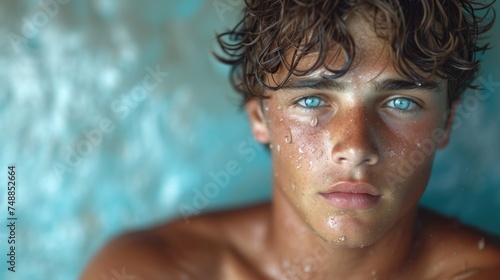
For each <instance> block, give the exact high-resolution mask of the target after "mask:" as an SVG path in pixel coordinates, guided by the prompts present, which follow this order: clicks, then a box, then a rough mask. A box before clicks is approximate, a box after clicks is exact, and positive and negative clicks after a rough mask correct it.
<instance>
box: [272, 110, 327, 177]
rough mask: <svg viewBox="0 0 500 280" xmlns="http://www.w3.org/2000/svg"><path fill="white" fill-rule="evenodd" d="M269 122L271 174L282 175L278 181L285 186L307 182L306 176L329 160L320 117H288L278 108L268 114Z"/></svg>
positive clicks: (313, 172) (312, 174)
mask: <svg viewBox="0 0 500 280" xmlns="http://www.w3.org/2000/svg"><path fill="white" fill-rule="evenodd" d="M269 125H270V130H271V143H272V147H273V148H272V153H273V157H272V158H273V164H274V170H275V176H276V175H277V176H279V177H286V179H283V178H280V181H284V180H286V181H288V185H292V184H293V185H294V186H298V185H300V186H302V185H307V182H309V183H310V177H311V176H315V175H314V174H316V173H317V172H316V171H317V170H319V169H321V168H322V167H321V166H322V165H324V164H325V163H326V162H328V159H329V153H328V152H327V151H328V145H327V144H326V143H327V142H328V141H325V140H324V139H325V135H327V133H325V131H324V130H323V129H322V128H321V118H317V117H304V118H299V117H291V116H289V115H287V114H286V112H284V111H280V112H279V113H278V114H276V115H275V116H273V117H270V119H269ZM330 167H331V166H330ZM280 175H283V176H280Z"/></svg>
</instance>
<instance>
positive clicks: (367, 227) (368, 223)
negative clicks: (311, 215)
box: [310, 213, 391, 248]
mask: <svg viewBox="0 0 500 280" xmlns="http://www.w3.org/2000/svg"><path fill="white" fill-rule="evenodd" d="M361 214H368V215H355V214H353V213H345V214H342V215H330V216H328V215H325V216H324V217H329V218H326V221H324V218H323V219H322V220H318V219H316V221H314V222H315V223H316V226H315V225H313V224H310V226H311V227H312V228H313V230H314V232H315V233H316V235H318V237H320V238H321V239H322V240H324V241H325V242H326V243H328V244H330V245H332V246H335V247H339V248H364V247H368V246H370V245H373V244H374V243H376V242H377V241H379V240H380V239H381V238H382V237H383V236H384V235H385V234H386V233H387V231H388V230H389V228H390V227H391V223H390V219H383V220H380V218H378V219H377V217H374V215H370V214H369V213H361Z"/></svg>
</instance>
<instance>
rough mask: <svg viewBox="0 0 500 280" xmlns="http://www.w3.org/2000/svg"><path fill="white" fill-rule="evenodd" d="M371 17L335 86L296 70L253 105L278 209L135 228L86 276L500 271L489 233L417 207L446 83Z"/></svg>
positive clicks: (444, 133) (439, 138) (441, 139)
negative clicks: (405, 72)
mask: <svg viewBox="0 0 500 280" xmlns="http://www.w3.org/2000/svg"><path fill="white" fill-rule="evenodd" d="M361 22H362V21H361V20H359V21H358V22H357V23H358V24H356V25H352V26H351V30H352V33H353V35H354V38H355V41H356V44H357V46H358V48H359V50H358V52H357V53H358V56H357V60H355V62H354V65H353V67H352V68H351V69H350V71H349V72H348V73H347V74H346V75H344V76H342V77H340V78H338V79H335V82H326V80H325V79H322V78H321V74H328V73H327V72H325V70H324V69H320V70H319V71H317V72H313V73H311V74H310V75H307V76H303V77H297V76H292V78H291V79H290V82H289V83H287V84H286V86H285V88H283V89H281V90H279V91H276V92H267V94H268V96H269V98H268V99H265V100H263V101H261V100H251V101H249V102H248V104H247V110H248V114H249V118H250V123H251V127H252V132H253V134H254V136H255V138H256V139H257V140H258V141H259V142H261V143H263V144H270V145H271V146H272V149H271V157H272V163H273V172H274V179H273V190H274V192H273V194H274V195H273V201H272V202H271V203H270V204H269V205H262V206H258V207H253V208H248V209H244V210H239V211H234V212H227V213H218V214H210V215H204V216H201V217H198V218H195V219H194V220H193V221H192V222H191V223H190V224H185V223H184V222H182V221H179V222H174V223H170V224H167V225H162V226H159V227H157V228H153V229H149V230H146V231H141V232H137V233H133V234H128V235H125V236H124V237H121V238H118V239H116V240H115V241H113V242H112V243H110V245H108V247H106V248H105V249H104V250H103V252H101V253H100V254H99V255H98V256H97V257H96V259H95V260H94V262H93V263H92V264H91V265H90V267H89V268H88V270H87V273H86V274H85V275H84V277H83V279H93V278H91V277H93V276H94V275H99V273H104V274H105V273H106V271H110V269H111V268H113V267H118V268H121V267H126V268H127V269H129V273H131V274H134V275H136V276H137V277H138V278H136V279H139V278H140V279H453V278H452V277H454V276H457V275H461V276H463V277H465V276H470V278H458V279H494V278H492V277H493V276H496V275H500V274H499V273H500V268H499V267H500V251H499V249H498V247H495V246H493V245H492V242H491V241H490V240H489V239H488V238H486V239H483V238H484V237H485V235H484V234H482V233H480V232H478V231H475V230H472V229H469V228H466V227H464V226H462V225H460V224H458V223H457V222H456V221H453V220H447V219H443V218H441V217H439V216H438V215H436V214H433V213H429V212H425V211H419V209H418V206H417V203H418V200H419V199H420V197H421V195H422V193H423V191H424V190H425V187H426V185H427V182H428V179H429V176H430V171H431V167H432V162H433V158H434V153H435V150H436V149H438V148H442V147H444V146H446V143H447V141H448V138H449V129H450V125H449V122H450V121H451V119H452V116H453V112H452V113H449V111H448V110H449V109H450V108H449V107H448V100H447V94H446V81H440V80H438V79H435V80H434V82H432V83H424V84H421V85H418V84H416V83H415V81H410V80H408V79H406V78H403V77H402V76H401V75H399V74H398V73H397V71H396V70H395V69H394V67H393V64H392V62H391V60H390V55H389V52H388V50H387V48H386V45H385V44H384V43H383V42H382V41H380V40H379V39H378V38H376V37H375V36H374V33H373V31H372V30H371V29H370V27H369V26H368V25H367V24H366V23H364V24H361ZM335 53H336V52H335V49H332V59H331V61H332V62H331V65H330V66H331V67H333V68H335V67H337V68H338V67H340V66H341V65H342V64H343V59H342V58H341V57H335V55H334V54H335ZM314 59H315V57H314V56H311V57H307V58H306V59H304V60H303V61H302V62H301V64H300V65H299V67H307V66H308V65H309V64H310V63H313V61H314ZM283 75H284V73H283V72H282V71H280V72H278V73H277V74H276V75H275V76H274V77H272V78H273V79H274V81H276V82H279V81H280V79H281V78H282V77H283ZM273 79H271V77H269V81H273ZM402 166H410V167H411V168H407V169H402V168H401V167H402ZM339 182H348V183H352V184H354V186H355V184H359V183H363V184H364V185H362V186H361V187H360V190H359V192H361V193H362V194H353V192H349V191H345V189H343V192H342V193H340V194H338V193H337V194H333V198H331V197H330V199H329V196H327V195H325V194H327V193H332V191H334V190H338V189H335V188H337V187H338V185H337V184H338V183H339ZM350 186H351V187H352V186H353V185H350ZM348 187H349V186H348ZM332 188H334V190H332ZM367 189H370V191H369V194H368V193H367V192H368V191H367ZM482 242H484V243H482ZM162 277H165V278H162ZM183 277H185V278H183Z"/></svg>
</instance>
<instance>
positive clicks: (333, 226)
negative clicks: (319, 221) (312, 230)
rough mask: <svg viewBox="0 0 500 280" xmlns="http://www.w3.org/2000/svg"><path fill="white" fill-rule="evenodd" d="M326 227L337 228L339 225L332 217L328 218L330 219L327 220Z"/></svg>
mask: <svg viewBox="0 0 500 280" xmlns="http://www.w3.org/2000/svg"><path fill="white" fill-rule="evenodd" d="M328 226H329V227H330V228H338V227H339V224H338V223H337V221H336V220H335V218H334V217H330V218H328Z"/></svg>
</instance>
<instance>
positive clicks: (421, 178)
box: [380, 119, 440, 201]
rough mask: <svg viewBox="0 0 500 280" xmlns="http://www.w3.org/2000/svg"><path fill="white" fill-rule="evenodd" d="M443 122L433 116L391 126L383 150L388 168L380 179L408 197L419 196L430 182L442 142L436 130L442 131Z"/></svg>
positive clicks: (415, 197)
mask: <svg viewBox="0 0 500 280" xmlns="http://www.w3.org/2000/svg"><path fill="white" fill-rule="evenodd" d="M439 125H440V124H439V123H438V122H436V121H433V120H432V119H430V120H427V121H422V122H418V123H412V124H407V125H405V126H399V127H391V129H389V130H388V131H387V132H386V133H385V135H386V136H387V137H385V138H383V139H384V144H383V145H381V146H383V147H385V148H384V149H383V150H381V151H380V152H381V158H382V162H384V172H383V173H382V174H383V177H382V178H380V179H382V180H383V181H384V182H383V183H384V184H385V185H387V186H388V187H390V189H392V190H393V191H394V190H398V192H399V194H400V196H401V197H403V198H405V199H406V201H407V199H412V200H414V199H417V197H419V195H421V194H422V193H423V191H424V190H425V187H426V186H427V183H428V180H429V177H430V173H431V169H432V164H433V161H434V154H435V152H436V149H437V146H438V140H437V141H436V140H434V139H435V138H436V137H434V136H435V135H434V133H433V132H435V131H440V126H439ZM394 193H396V192H394ZM417 194H418V195H417ZM410 197H412V198H410Z"/></svg>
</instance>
